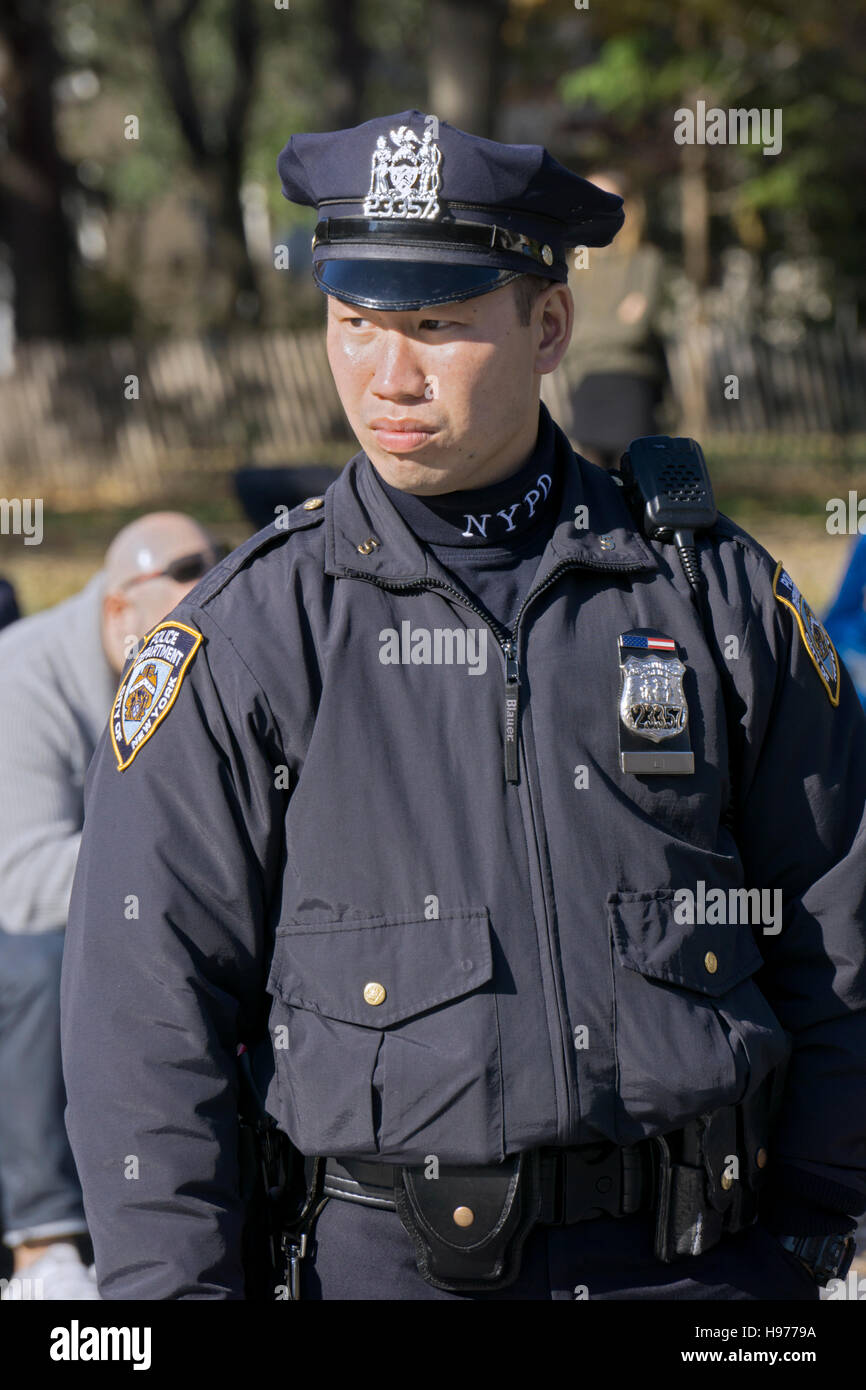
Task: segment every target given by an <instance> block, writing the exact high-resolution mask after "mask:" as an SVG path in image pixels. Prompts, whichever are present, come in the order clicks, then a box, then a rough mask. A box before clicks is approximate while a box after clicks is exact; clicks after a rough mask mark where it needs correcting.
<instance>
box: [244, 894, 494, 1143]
mask: <svg viewBox="0 0 866 1390" xmlns="http://www.w3.org/2000/svg"><path fill="white" fill-rule="evenodd" d="M492 975H493V961H492V954H491V943H490V928H489V923H488V917H487V912H486V909H479V910H476V911H465V912H453V913H445V914H443V915H442V916H441V917H440V918H439V919H437V920H433V921H427V920H418V918H416V917H383V916H377V917H365V918H359V919H352V920H348V919H344V920H342V921H339V922H324V923H316V924H315V925H313V926H309V925H306V924H304V925H301V924H294V923H287V924H285V925H283V926H281V927H280V928H279V929H278V931H277V935H276V942H275V946H274V956H273V962H272V966H271V972H270V976H269V979H268V990H269V992H270V993H271V994H272V995H273V996H274V1006H273V1010H272V1013H271V1036H272V1038H273V1040H274V1058H275V1076H276V1084H277V1092H278V1098H279V1103H280V1105H281V1108H282V1109H283V1116H282V1118H283V1120H284V1121H285V1125H286V1129H287V1131H288V1133H289V1134H290V1135H291V1136H292V1138H293V1139H294V1141H295V1143H296V1144H297V1146H298V1147H299V1148H300V1149H301V1150H302V1152H304V1153H307V1154H313V1153H316V1154H330V1155H334V1156H335V1157H348V1156H357V1157H362V1156H364V1155H367V1156H371V1155H376V1154H380V1155H381V1156H382V1158H383V1159H387V1160H388V1161H403V1162H407V1163H409V1162H421V1161H423V1160H424V1159H425V1158H426V1157H427V1156H428V1155H430V1154H435V1155H436V1156H437V1157H438V1158H439V1160H440V1161H441V1162H446V1163H448V1162H452V1163H496V1162H499V1161H501V1159H502V1158H503V1157H504V1149H503V1139H502V1076H501V1065H500V1056H499V1029H498V1018H497V1009H496V997H495V994H494V992H493V984H492Z"/></svg>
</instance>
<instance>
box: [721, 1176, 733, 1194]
mask: <svg viewBox="0 0 866 1390" xmlns="http://www.w3.org/2000/svg"><path fill="white" fill-rule="evenodd" d="M719 1182H720V1183H721V1185H722V1187H723V1188H724V1190H725V1192H727V1190H728V1188H729V1187H733V1185H734V1179H733V1178H732V1177H731V1175H730V1173H723V1174H722V1176H721V1178H720V1179H719Z"/></svg>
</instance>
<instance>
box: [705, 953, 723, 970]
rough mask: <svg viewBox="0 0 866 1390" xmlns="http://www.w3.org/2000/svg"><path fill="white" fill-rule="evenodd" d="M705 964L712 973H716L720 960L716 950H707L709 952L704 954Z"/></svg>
mask: <svg viewBox="0 0 866 1390" xmlns="http://www.w3.org/2000/svg"><path fill="white" fill-rule="evenodd" d="M704 965H705V966H706V968H707V970H708V971H709V972H710V974H711V975H715V973H716V971H717V970H718V968H719V961H718V957H717V956H716V954H715V952H713V951H707V954H706V955H705V956H704Z"/></svg>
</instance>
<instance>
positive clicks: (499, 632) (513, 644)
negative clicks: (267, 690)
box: [345, 560, 640, 784]
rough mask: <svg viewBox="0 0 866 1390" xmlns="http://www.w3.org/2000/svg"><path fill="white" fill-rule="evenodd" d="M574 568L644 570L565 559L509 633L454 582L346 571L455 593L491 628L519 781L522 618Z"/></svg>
mask: <svg viewBox="0 0 866 1390" xmlns="http://www.w3.org/2000/svg"><path fill="white" fill-rule="evenodd" d="M570 569H594V570H596V571H598V570H605V571H607V570H614V571H619V572H620V573H624V572H627V571H629V570H634V569H640V565H635V564H629V565H593V564H592V563H591V562H588V561H586V560H562V561H560V563H559V564H558V565H554V567H553V569H552V570H551V571H550V573H549V574H548V575H547V576H546V578H545V579H543V580H542V582H541V583H540V584H539V586H538V588H537V589H531V590H530V592H529V593H528V594H527V595H526V598H525V599H524V600H523V603H522V604H521V605H520V608H519V610H518V613H517V617H516V618H515V620H514V631H513V632H509V630H508V628H507V627H504V626H503V625H502V623H500V622H498V621H497V619H496V618H494V617H493V614H492V613H488V612H486V610H485V609H483V608H481V607H479V605H478V604H477V603H473V602H472V600H471V599H470V598H468V597H467V595H466V594H464V593H462V592H461V591H460V589H455V587H454V586H453V584H447V583H445V582H444V581H442V580H439V579H428V578H419V579H378V578H377V577H376V576H375V575H372V574H363V573H362V572H361V571H360V570H348V569H347V570H346V571H345V573H346V574H347V575H349V576H350V577H351V578H352V579H365V580H366V581H367V583H368V584H375V585H376V587H377V588H379V589H391V590H396V591H397V592H401V591H403V590H406V589H438V590H439V591H440V592H444V593H446V594H452V595H453V596H454V598H456V599H457V600H458V601H459V602H460V603H462V604H463V606H464V608H469V609H471V611H472V612H473V613H477V614H478V617H479V618H481V619H482V620H483V622H484V624H485V625H486V626H487V627H489V629H490V631H491V632H492V633H493V636H494V637H495V638H496V641H497V642H498V643H499V646H500V648H501V650H502V653H503V655H504V657H505V721H504V736H503V744H504V757H505V780H506V781H507V782H511V783H515V784H516V783H517V782H518V781H519V779H520V774H519V770H518V767H519V748H520V666H519V664H518V657H517V651H518V632H519V629H520V620H521V618H522V617H523V614H524V613H525V612H526V609H527V608H528V607H529V605H530V603H531V602H532V601H533V599H535V598H537V596H538V595H539V594H543V593H544V591H545V589H547V588H549V587H550V585H551V584H553V583H555V581H556V580H557V579H558V578H559V576H560V575H561V574H563V573H564V572H565V571H566V570H570Z"/></svg>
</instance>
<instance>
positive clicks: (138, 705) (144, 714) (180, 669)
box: [111, 622, 202, 772]
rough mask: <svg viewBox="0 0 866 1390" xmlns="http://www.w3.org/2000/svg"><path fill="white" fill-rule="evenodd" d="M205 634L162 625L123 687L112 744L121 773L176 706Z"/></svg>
mask: <svg viewBox="0 0 866 1390" xmlns="http://www.w3.org/2000/svg"><path fill="white" fill-rule="evenodd" d="M201 640H202V634H201V633H200V632H196V630H195V628H192V627H187V626H186V624H185V623H178V622H165V623H158V624H157V626H156V627H155V628H154V629H153V631H152V632H151V633H150V635H149V636H148V637H147V639H146V640H145V643H144V646H143V647H142V649H141V651H140V652H139V654H138V656H137V657H136V659H135V662H134V663H133V665H132V666H131V667H130V669H129V672H128V674H127V675H126V676H125V677H124V679H123V680H122V681H121V683H120V689H119V690H118V692H117V694H116V696H115V697H114V708H113V709H112V711H111V742H112V743H113V745H114V752H115V755H116V757H117V767H118V770H119V771H120V772H122V771H123V770H124V768H126V767H129V764H130V763H131V762H132V760H133V758H134V757H135V755H136V753H137V752H138V750H139V748H141V746H142V744H145V743H146V742H147V740H148V739H149V738H150V736H151V734H152V733H154V732H155V730H156V729H157V728H158V727H159V725H160V723H161V722H162V720H163V719H164V718H165V716H166V715H167V714H168V712H169V710H170V709H171V707H172V705H173V704H174V701H175V697H176V696H177V692H178V691H179V690H180V686H181V682H182V680H183V678H184V675H185V674H186V671H187V668H188V666H189V664H190V662H191V661H192V659H193V657H194V656H195V654H196V652H197V651H198V649H199V646H200V644H201Z"/></svg>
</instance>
